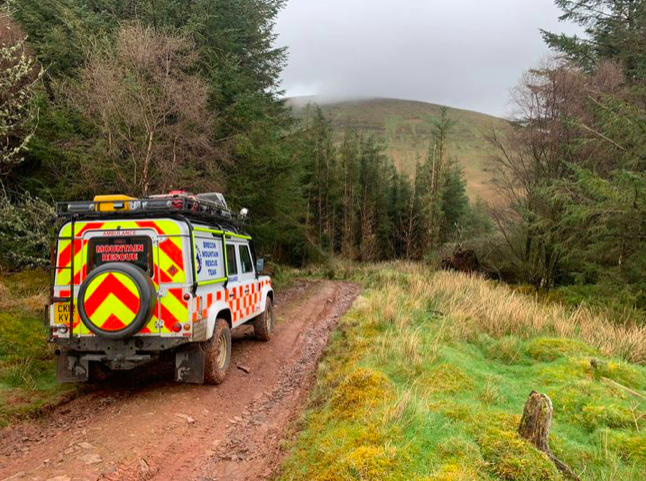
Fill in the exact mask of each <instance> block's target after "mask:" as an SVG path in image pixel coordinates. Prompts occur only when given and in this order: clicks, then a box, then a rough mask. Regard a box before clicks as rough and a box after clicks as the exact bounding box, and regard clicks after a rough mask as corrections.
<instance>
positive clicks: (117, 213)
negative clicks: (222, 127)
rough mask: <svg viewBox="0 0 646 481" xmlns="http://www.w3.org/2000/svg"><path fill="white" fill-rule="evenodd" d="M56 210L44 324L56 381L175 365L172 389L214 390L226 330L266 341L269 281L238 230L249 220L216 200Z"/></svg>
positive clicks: (116, 199)
mask: <svg viewBox="0 0 646 481" xmlns="http://www.w3.org/2000/svg"><path fill="white" fill-rule="evenodd" d="M56 209H57V214H58V217H59V218H60V219H61V221H62V225H61V227H60V230H59V231H58V237H57V240H56V248H55V253H54V256H53V265H52V292H51V294H52V295H51V302H50V303H49V305H48V309H47V323H48V324H49V328H50V329H49V331H50V341H51V342H53V343H55V344H57V345H58V346H59V347H58V349H57V350H56V354H57V356H58V368H57V379H58V380H59V381H61V382H83V381H87V380H88V379H89V377H90V373H94V372H96V373H100V372H101V371H102V370H105V369H106V368H107V369H110V370H128V369H132V368H134V367H136V366H139V365H142V364H145V363H149V362H151V361H154V360H156V359H159V358H160V356H161V355H162V354H163V353H171V354H174V356H175V379H176V380H177V381H182V382H190V383H204V382H206V383H210V384H219V383H221V382H222V381H223V380H224V378H225V376H226V372H227V369H228V367H229V362H230V359H231V330H232V329H234V328H236V327H239V326H241V325H243V324H246V323H253V327H254V331H255V334H256V336H257V337H258V338H259V339H261V340H263V341H268V340H269V339H270V338H271V334H272V328H273V303H274V292H273V290H272V286H271V279H270V278H269V277H267V276H261V275H260V273H261V272H262V270H263V265H264V261H263V260H262V259H256V255H255V251H254V248H253V243H252V241H251V238H250V237H249V236H248V235H246V234H245V233H244V232H243V230H242V228H243V225H244V219H245V218H246V211H244V210H243V212H242V213H241V214H240V215H235V214H233V213H232V212H231V211H230V210H229V209H228V208H227V205H226V202H225V200H224V197H223V196H222V195H221V194H202V195H191V194H186V193H184V192H174V193H171V194H169V195H164V196H154V197H151V198H147V199H133V198H129V197H125V196H103V197H96V198H95V199H94V201H91V202H65V203H58V204H57V206H56Z"/></svg>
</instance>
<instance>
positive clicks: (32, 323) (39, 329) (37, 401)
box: [0, 271, 75, 426]
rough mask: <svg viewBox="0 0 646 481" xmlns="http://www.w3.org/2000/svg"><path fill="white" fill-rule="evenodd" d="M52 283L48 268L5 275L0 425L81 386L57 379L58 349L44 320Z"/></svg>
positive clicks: (0, 286)
mask: <svg viewBox="0 0 646 481" xmlns="http://www.w3.org/2000/svg"><path fill="white" fill-rule="evenodd" d="M47 289H48V278H47V275H46V274H45V273H44V272H42V271H27V272H22V273H19V274H2V275H1V276H0V426H4V425H6V424H8V423H9V422H10V421H11V420H13V419H15V418H16V417H22V416H29V415H35V414H38V413H39V412H41V410H42V409H43V408H46V407H47V406H51V405H55V404H57V403H59V402H60V401H61V400H62V399H66V398H67V397H68V396H69V395H70V394H71V393H73V392H74V391H75V388H73V387H69V386H63V385H60V384H57V383H56V382H55V380H54V375H55V365H54V353H53V348H52V347H51V346H50V345H48V344H47V331H46V329H45V327H44V325H43V306H44V304H45V300H46V292H47Z"/></svg>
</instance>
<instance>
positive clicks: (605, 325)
mask: <svg viewBox="0 0 646 481" xmlns="http://www.w3.org/2000/svg"><path fill="white" fill-rule="evenodd" d="M427 295H428V296H430V297H432V298H434V299H437V302H438V304H439V305H441V306H442V307H443V308H444V309H445V310H446V311H447V312H450V313H451V317H452V318H453V319H454V320H455V321H457V322H458V323H460V326H461V330H462V334H463V335H464V336H465V337H467V338H469V337H472V336H474V335H476V334H478V333H483V332H484V333H487V334H489V335H491V336H494V337H498V338H500V337H504V336H509V335H513V336H516V337H519V338H521V339H531V338H533V337H536V336H545V335H547V336H555V337H562V338H573V339H577V338H578V339H581V340H582V341H585V342H586V343H587V344H589V345H590V346H592V347H595V348H597V349H598V350H599V351H600V352H601V354H603V355H605V356H618V357H622V358H624V359H625V360H627V361H629V362H633V363H638V364H646V326H638V325H636V324H632V325H631V324H628V325H624V324H617V323H613V322H612V321H611V320H610V319H607V318H606V317H604V316H602V315H596V314H595V313H593V312H591V311H590V310H589V309H586V308H583V307H582V308H579V309H577V310H575V311H574V312H572V311H571V310H570V309H568V308H566V307H563V306H560V305H558V304H543V303H538V302H535V301H534V300H533V299H532V298H531V297H529V296H526V295H524V294H521V293H518V292H516V291H514V290H512V289H511V288H509V287H506V286H501V285H498V284H493V283H491V282H486V281H483V280H482V279H481V278H480V277H478V276H470V275H464V274H456V273H451V272H438V273H435V274H433V275H432V277H431V279H430V282H429V283H428V285H427Z"/></svg>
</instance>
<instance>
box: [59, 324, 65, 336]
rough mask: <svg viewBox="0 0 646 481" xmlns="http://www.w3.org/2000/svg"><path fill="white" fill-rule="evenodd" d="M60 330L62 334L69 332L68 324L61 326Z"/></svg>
mask: <svg viewBox="0 0 646 481" xmlns="http://www.w3.org/2000/svg"><path fill="white" fill-rule="evenodd" d="M58 332H60V333H61V334H65V333H66V332H67V326H59V327H58Z"/></svg>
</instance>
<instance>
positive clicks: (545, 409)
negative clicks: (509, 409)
mask: <svg viewBox="0 0 646 481" xmlns="http://www.w3.org/2000/svg"><path fill="white" fill-rule="evenodd" d="M553 415H554V408H553V406H552V400H551V399H550V398H549V397H548V396H547V395H546V394H539V393H537V392H536V391H532V392H531V394H530V395H529V398H528V399H527V402H526V403H525V408H524V409H523V417H522V418H521V420H520V426H519V428H518V434H519V435H520V437H521V438H523V439H525V440H527V441H529V442H530V443H532V444H533V445H534V446H535V447H536V449H538V450H539V451H542V452H544V453H545V454H547V457H548V458H550V460H551V461H552V462H553V463H554V464H555V465H556V467H557V469H558V470H559V471H560V472H561V473H562V474H563V475H564V476H566V477H568V478H570V479H573V480H575V481H580V479H579V477H578V476H577V475H576V474H575V473H574V471H573V470H572V468H570V467H569V466H568V465H567V464H565V463H564V462H563V461H561V460H560V459H558V458H557V457H556V456H554V453H552V449H551V448H550V439H549V438H550V429H551V427H552V416H553Z"/></svg>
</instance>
